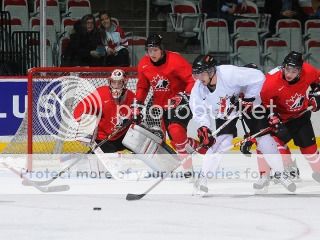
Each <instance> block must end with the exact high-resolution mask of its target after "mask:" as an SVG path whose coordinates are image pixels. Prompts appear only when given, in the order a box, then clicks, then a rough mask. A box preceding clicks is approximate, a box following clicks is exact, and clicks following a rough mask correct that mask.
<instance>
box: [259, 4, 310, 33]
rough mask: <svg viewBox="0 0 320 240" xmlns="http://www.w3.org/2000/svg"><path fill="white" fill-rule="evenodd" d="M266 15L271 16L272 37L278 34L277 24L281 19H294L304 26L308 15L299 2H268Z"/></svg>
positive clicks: (270, 28) (265, 7) (270, 29)
mask: <svg viewBox="0 0 320 240" xmlns="http://www.w3.org/2000/svg"><path fill="white" fill-rule="evenodd" d="M264 9H265V13H269V14H271V19H270V25H269V31H270V35H272V34H274V33H275V32H276V23H277V21H278V20H279V19H284V18H294V19H298V20H300V21H301V24H302V26H303V24H304V21H305V19H306V15H305V14H304V12H303V11H302V8H301V7H300V5H299V0H266V1H265V6H264Z"/></svg>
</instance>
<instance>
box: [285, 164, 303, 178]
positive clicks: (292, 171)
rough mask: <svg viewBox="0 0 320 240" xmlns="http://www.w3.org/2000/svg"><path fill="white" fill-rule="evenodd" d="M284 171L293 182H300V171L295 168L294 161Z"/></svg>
mask: <svg viewBox="0 0 320 240" xmlns="http://www.w3.org/2000/svg"><path fill="white" fill-rule="evenodd" d="M285 171H286V172H287V173H289V176H290V179H291V180H292V181H294V182H301V178H300V170H299V168H298V166H297V163H296V160H295V161H294V162H293V163H292V164H290V165H288V166H287V167H286V168H285Z"/></svg>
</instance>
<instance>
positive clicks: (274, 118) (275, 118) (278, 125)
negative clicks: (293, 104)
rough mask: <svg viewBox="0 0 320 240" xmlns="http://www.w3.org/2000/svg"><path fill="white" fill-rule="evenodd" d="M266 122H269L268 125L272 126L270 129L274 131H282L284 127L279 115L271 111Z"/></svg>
mask: <svg viewBox="0 0 320 240" xmlns="http://www.w3.org/2000/svg"><path fill="white" fill-rule="evenodd" d="M268 122H269V126H270V127H271V128H272V131H273V132H274V133H278V132H280V131H282V129H283V128H284V126H283V124H282V122H281V120H280V117H279V115H278V114H276V113H271V114H270V115H269V117H268Z"/></svg>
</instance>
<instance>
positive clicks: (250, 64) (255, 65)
mask: <svg viewBox="0 0 320 240" xmlns="http://www.w3.org/2000/svg"><path fill="white" fill-rule="evenodd" d="M243 67H246V68H253V69H259V67H258V65H257V64H255V63H248V64H246V65H244V66H243Z"/></svg>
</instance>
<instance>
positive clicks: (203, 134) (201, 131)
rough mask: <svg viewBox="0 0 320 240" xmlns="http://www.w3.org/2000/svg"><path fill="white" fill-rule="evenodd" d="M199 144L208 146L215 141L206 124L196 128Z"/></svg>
mask: <svg viewBox="0 0 320 240" xmlns="http://www.w3.org/2000/svg"><path fill="white" fill-rule="evenodd" d="M197 133H198V137H199V140H200V144H202V145H203V146H204V147H206V148H210V147H211V146H212V145H213V144H215V143H216V139H215V138H214V137H213V136H212V132H211V130H210V129H209V128H207V127H206V126H202V127H200V128H198V130H197Z"/></svg>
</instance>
